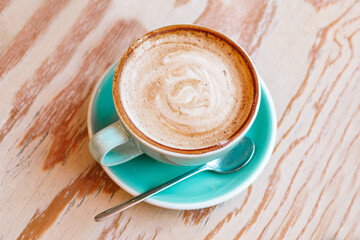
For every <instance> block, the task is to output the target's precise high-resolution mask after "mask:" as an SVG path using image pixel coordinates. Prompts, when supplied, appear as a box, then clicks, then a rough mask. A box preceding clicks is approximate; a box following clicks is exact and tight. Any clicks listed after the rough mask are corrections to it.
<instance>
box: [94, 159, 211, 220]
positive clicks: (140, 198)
mask: <svg viewBox="0 0 360 240" xmlns="http://www.w3.org/2000/svg"><path fill="white" fill-rule="evenodd" d="M204 170H208V167H207V166H206V165H203V166H200V167H198V168H195V169H193V170H191V171H189V172H186V173H184V174H182V175H180V176H178V177H176V178H174V179H172V180H170V181H168V182H165V183H163V184H161V185H159V186H157V187H155V188H153V189H150V190H149V191H146V192H144V193H142V194H140V195H139V196H137V197H134V198H133V199H130V200H129V201H127V202H125V203H123V204H120V205H117V206H115V207H112V208H110V209H108V210H106V211H104V212H102V213H100V214H98V215H96V216H95V221H96V222H100V221H102V220H104V219H107V218H109V217H111V216H113V215H115V214H118V213H120V212H122V211H124V210H125V209H128V208H130V207H132V206H134V205H136V204H138V203H140V202H142V201H144V200H146V199H148V198H149V197H151V196H153V195H155V194H157V193H159V192H161V191H163V190H165V189H167V188H169V187H171V186H173V185H175V184H177V183H179V182H181V181H182V180H185V179H187V178H189V177H191V176H193V175H195V174H197V173H199V172H202V171H204Z"/></svg>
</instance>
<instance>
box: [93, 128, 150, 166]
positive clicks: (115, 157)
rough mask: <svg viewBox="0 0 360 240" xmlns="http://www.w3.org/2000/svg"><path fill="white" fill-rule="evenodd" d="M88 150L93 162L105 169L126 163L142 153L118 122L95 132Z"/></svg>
mask: <svg viewBox="0 0 360 240" xmlns="http://www.w3.org/2000/svg"><path fill="white" fill-rule="evenodd" d="M89 149H90V153H91V154H92V155H93V157H94V158H95V160H96V161H97V162H98V163H100V164H101V165H103V166H107V167H110V166H114V165H117V164H121V163H124V162H127V161H129V160H131V159H133V158H135V157H137V156H139V155H140V154H142V153H143V152H142V151H141V150H140V149H139V147H138V146H136V145H135V144H134V143H133V142H132V141H131V139H130V138H129V136H128V134H127V133H126V131H125V130H124V128H123V127H122V126H121V124H120V123H119V122H115V123H113V124H111V125H109V126H107V127H106V128H104V129H102V130H100V131H99V132H97V133H96V134H95V135H94V136H93V137H92V138H91V139H90V142H89Z"/></svg>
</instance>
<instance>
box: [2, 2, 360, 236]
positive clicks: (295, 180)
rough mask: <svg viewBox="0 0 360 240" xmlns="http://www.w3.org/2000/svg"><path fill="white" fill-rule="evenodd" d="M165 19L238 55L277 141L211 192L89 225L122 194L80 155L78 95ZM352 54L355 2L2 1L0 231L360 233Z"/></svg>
mask: <svg viewBox="0 0 360 240" xmlns="http://www.w3.org/2000/svg"><path fill="white" fill-rule="evenodd" d="M174 23H197V24H201V25H205V26H210V27H213V28H215V29H217V30H219V31H221V32H224V33H225V34H228V35H229V36H231V37H233V38H234V39H235V40H236V41H237V42H239V43H240V44H241V45H242V46H244V48H245V49H246V50H247V51H248V52H249V53H250V55H251V56H252V58H253V60H254V62H255V64H256V66H257V68H258V71H259V73H260V74H261V75H262V76H263V78H264V81H265V82H266V83H267V85H268V87H269V89H270V92H271V94H272V96H273V98H274V103H275V107H276V112H277V115H278V136H277V141H276V148H275V150H274V152H273V155H272V157H271V159H270V162H269V164H268V165H267V167H266V169H265V170H264V172H263V173H262V174H261V175H260V177H259V178H258V179H257V180H256V181H255V182H254V183H253V184H252V185H251V186H250V187H249V188H248V189H247V190H245V191H244V192H242V193H241V194H239V195H238V196H236V197H234V198H233V199H231V200H229V201H226V202H225V203H223V204H220V205H218V206H214V207H210V208H206V209H201V210H192V211H176V210H167V209H162V208H159V207H154V206H152V205H149V204H147V203H142V204H140V205H138V206H136V207H133V208H131V209H129V210H127V211H126V212H124V213H123V214H121V215H119V216H117V217H115V218H113V219H111V220H109V221H104V222H100V223H96V222H94V220H93V217H94V216H95V214H96V213H98V212H100V211H101V210H104V209H106V208H108V207H111V206H113V205H115V204H118V203H120V202H123V201H125V200H128V199H130V198H131V195H129V194H128V193H127V192H125V191H124V190H122V189H120V188H119V187H118V186H117V185H116V184H114V183H113V182H112V181H111V180H110V179H109V178H108V177H107V175H106V174H105V172H104V171H103V170H102V168H101V167H100V166H99V165H97V164H95V161H94V160H93V158H92V157H91V155H90V153H89V150H88V136H87V129H86V128H87V126H86V114H87V107H88V104H89V96H90V94H91V91H92V90H93V88H94V86H95V84H96V83H97V81H98V80H99V78H100V76H101V75H102V74H103V73H104V71H105V70H106V69H107V68H108V67H109V66H110V65H111V64H113V63H114V62H115V61H117V60H118V59H119V58H120V57H121V54H122V52H123V51H124V50H125V49H126V48H127V46H128V45H129V43H130V42H131V41H133V40H134V39H136V38H137V37H139V36H141V35H142V34H144V33H146V32H147V31H149V30H151V29H154V28H158V27H161V26H164V25H169V24H174ZM359 66H360V2H359V1H353V0H346V1H340V0H300V1H281V0H274V1H262V0H255V1H247V0H240V1H235V0H227V1H222V2H221V1H218V0H211V1H210V0H209V1H206V0H198V1H196V0H194V1H188V0H177V1H175V2H174V1H165V0H164V1H161V0H156V1H155V0H154V1H146V0H137V1H131V0H119V1H118V0H46V1H45V0H32V1H29V0H0V101H1V105H0V152H1V155H2V157H1V158H2V159H1V161H0V213H1V218H0V239H1V240H3V239H40V238H42V239H360V176H359V175H360V174H359V172H360V138H359V134H360V97H359V92H360V84H359V81H360V70H359Z"/></svg>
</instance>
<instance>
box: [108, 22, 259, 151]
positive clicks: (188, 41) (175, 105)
mask: <svg viewBox="0 0 360 240" xmlns="http://www.w3.org/2000/svg"><path fill="white" fill-rule="evenodd" d="M242 54H243V53H241V52H239V50H238V48H237V46H236V45H234V44H233V43H232V42H229V41H228V40H226V39H224V38H223V37H221V36H219V35H217V34H214V33H212V32H208V31H204V30H199V29H191V28H186V27H184V28H181V27H179V28H173V29H167V30H166V31H158V32H156V33H150V34H149V35H145V36H144V37H143V38H142V39H141V40H140V41H139V42H138V43H137V44H136V45H134V46H132V47H131V48H130V49H129V51H128V53H127V54H125V56H124V59H122V66H121V69H120V68H119V69H118V70H117V73H116V75H115V81H114V88H115V89H116V91H118V94H119V96H120V102H121V105H122V108H123V112H122V115H124V116H125V117H126V118H127V119H128V120H127V121H128V122H131V124H133V126H132V128H133V129H135V130H133V131H138V132H140V133H141V134H143V135H145V136H146V138H148V139H151V141H154V142H156V143H158V144H159V145H160V146H165V147H169V148H174V149H179V150H195V149H205V148H209V147H212V146H215V145H222V144H226V142H228V141H229V139H230V138H231V137H232V136H233V135H235V134H236V133H237V132H239V131H240V130H241V129H242V128H243V127H244V125H246V123H247V122H248V118H250V115H251V114H252V112H253V111H254V109H253V105H254V102H255V98H256V89H255V84H254V73H253V72H252V70H251V69H250V68H249V66H248V62H247V61H246V60H245V59H246V58H244V56H243V55H242ZM128 125H130V124H128Z"/></svg>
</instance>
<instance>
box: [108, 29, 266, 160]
mask: <svg viewBox="0 0 360 240" xmlns="http://www.w3.org/2000/svg"><path fill="white" fill-rule="evenodd" d="M182 29H184V30H192V31H201V32H206V33H209V34H212V35H214V36H216V37H219V38H221V39H222V40H223V41H225V42H226V43H227V44H229V45H230V46H231V47H233V48H234V49H235V50H236V51H237V52H238V53H239V54H240V55H241V56H242V58H243V60H244V61H245V63H246V64H247V67H248V68H249V72H250V74H251V76H252V80H253V86H254V100H253V104H252V107H251V109H250V113H249V114H248V116H247V118H246V120H245V122H244V123H243V124H242V125H241V126H240V128H239V129H238V130H237V131H236V132H235V133H234V134H233V135H231V136H230V137H229V138H228V139H227V140H226V141H223V142H222V143H221V144H216V145H212V146H209V147H206V148H199V149H180V148H174V147H169V146H166V145H163V144H161V143H158V142H156V141H154V140H152V139H151V138H149V137H148V136H146V135H145V134H144V133H142V132H141V131H140V130H139V129H138V128H137V127H136V125H135V124H134V123H133V122H132V121H131V119H130V118H129V116H128V115H127V113H126V111H125V109H124V107H123V105H122V102H121V98H120V91H119V88H118V86H119V82H120V77H121V72H122V69H123V67H124V65H125V64H126V62H127V60H128V59H129V57H130V56H131V54H132V53H133V51H134V50H135V49H136V48H137V47H139V46H140V45H141V44H142V43H143V42H144V41H146V40H147V39H149V38H151V37H153V36H156V35H158V34H162V33H166V32H170V31H176V30H182ZM112 93H113V100H114V105H115V109H116V112H117V114H118V116H119V119H120V121H121V123H122V125H123V126H124V128H125V129H126V130H127V131H128V132H130V133H131V135H132V136H134V137H135V138H136V139H137V140H138V141H139V142H141V143H142V144H144V145H146V146H147V147H149V148H153V149H156V150H157V151H160V152H164V151H165V152H166V154H167V155H174V156H178V155H182V156H188V157H192V156H193V157H199V155H201V156H205V155H212V154H215V153H217V152H219V151H221V150H222V149H223V148H224V147H226V146H230V145H234V144H235V143H236V142H238V141H237V140H240V139H241V138H242V137H243V136H244V135H245V133H246V132H247V130H248V129H249V128H250V127H251V125H252V123H253V121H254V119H255V117H256V114H257V112H258V109H259V103H260V94H261V91H260V84H259V79H258V73H257V71H256V68H255V66H254V63H253V62H252V60H251V58H250V57H249V55H248V54H247V53H246V51H245V50H244V49H243V48H242V47H241V46H240V45H239V44H238V43H236V42H235V41H234V40H232V39H231V38H230V37H228V36H226V35H225V34H223V33H221V32H218V31H216V30H214V29H211V28H208V27H204V26H200V25H195V24H177V25H169V26H165V27H161V28H158V29H155V30H153V31H150V32H148V33H147V34H145V35H144V36H142V37H140V38H138V39H137V40H135V41H134V42H133V43H132V44H131V45H130V47H129V48H128V49H127V51H126V52H125V53H124V55H123V56H122V58H121V59H120V61H119V63H118V64H117V66H116V69H115V74H114V78H113V86H112Z"/></svg>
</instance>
